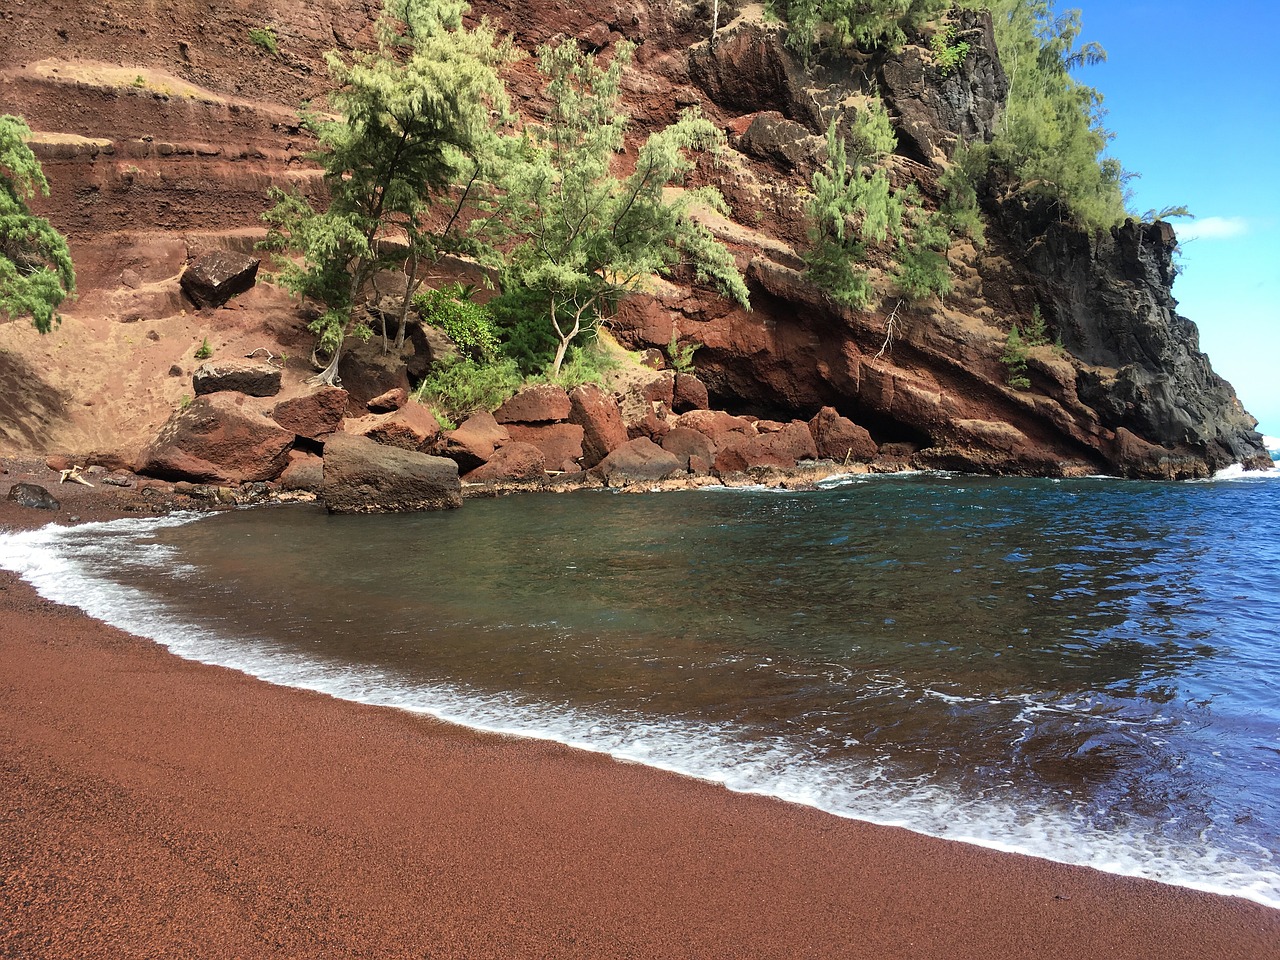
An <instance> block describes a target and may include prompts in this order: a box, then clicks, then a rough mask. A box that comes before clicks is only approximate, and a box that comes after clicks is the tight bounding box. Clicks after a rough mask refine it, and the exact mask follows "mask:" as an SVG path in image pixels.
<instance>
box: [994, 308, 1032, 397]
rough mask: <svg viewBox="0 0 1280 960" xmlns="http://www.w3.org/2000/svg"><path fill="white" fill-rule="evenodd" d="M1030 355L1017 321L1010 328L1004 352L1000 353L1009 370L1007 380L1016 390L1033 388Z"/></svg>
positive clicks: (1006, 368) (1001, 360)
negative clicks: (1029, 372) (1028, 368)
mask: <svg viewBox="0 0 1280 960" xmlns="http://www.w3.org/2000/svg"><path fill="white" fill-rule="evenodd" d="M1028 356H1030V353H1029V351H1028V350H1027V344H1026V341H1025V340H1023V339H1022V333H1021V332H1020V331H1019V330H1018V325H1017V324H1016V323H1015V324H1014V325H1013V326H1012V327H1010V328H1009V336H1008V337H1007V338H1006V339H1005V342H1004V353H1002V354H1001V355H1000V362H1001V363H1003V364H1004V366H1005V370H1006V371H1007V373H1006V381H1007V382H1008V384H1009V386H1011V387H1013V388H1014V389H1015V390H1030V389H1031V378H1030V377H1028V376H1027V357H1028Z"/></svg>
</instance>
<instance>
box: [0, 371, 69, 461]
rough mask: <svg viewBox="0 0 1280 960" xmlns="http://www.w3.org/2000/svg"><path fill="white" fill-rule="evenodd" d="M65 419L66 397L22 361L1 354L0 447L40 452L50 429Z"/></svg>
mask: <svg viewBox="0 0 1280 960" xmlns="http://www.w3.org/2000/svg"><path fill="white" fill-rule="evenodd" d="M66 416H67V402H66V396H65V395H64V394H63V393H62V392H61V391H60V390H58V389H57V388H55V387H53V386H51V385H50V384H49V383H47V382H46V381H45V380H44V379H43V378H42V377H41V376H40V373H39V372H38V371H37V370H35V369H34V368H33V367H32V366H31V365H30V364H28V363H27V362H26V361H25V360H24V359H22V358H21V357H18V356H15V355H14V354H12V353H7V352H5V351H3V350H0V445H2V446H3V447H4V448H6V449H9V450H14V449H18V450H22V449H31V450H42V449H44V447H45V446H46V445H47V442H48V440H49V436H50V425H51V424H53V423H57V422H59V421H62V420H65V419H66Z"/></svg>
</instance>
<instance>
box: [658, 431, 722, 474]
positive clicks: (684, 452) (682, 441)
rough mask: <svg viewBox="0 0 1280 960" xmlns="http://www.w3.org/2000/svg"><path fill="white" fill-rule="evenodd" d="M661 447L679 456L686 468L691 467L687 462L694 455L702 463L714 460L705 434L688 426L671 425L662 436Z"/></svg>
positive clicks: (690, 460)
mask: <svg viewBox="0 0 1280 960" xmlns="http://www.w3.org/2000/svg"><path fill="white" fill-rule="evenodd" d="M662 449H663V450H666V451H667V452H668V453H674V454H675V455H676V456H677V457H679V458H680V459H681V460H682V461H683V462H684V464H685V467H686V469H691V468H690V467H689V464H690V463H692V462H693V459H694V458H695V457H696V458H697V459H698V460H699V461H701V462H702V463H703V464H710V463H712V462H713V461H714V460H715V453H714V448H713V447H712V445H711V441H710V440H709V439H708V438H707V436H706V435H705V434H701V433H699V432H698V431H697V430H691V429H689V428H688V427H673V428H672V429H671V431H670V432H668V433H667V435H666V436H665V437H663V438H662Z"/></svg>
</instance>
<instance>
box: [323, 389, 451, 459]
mask: <svg viewBox="0 0 1280 960" xmlns="http://www.w3.org/2000/svg"><path fill="white" fill-rule="evenodd" d="M343 430H344V431H345V432H347V433H352V434H357V435H359V436H365V437H368V438H369V439H370V440H376V441H377V442H378V443H384V444H386V445H387V446H389V447H399V448H400V449H402V450H418V451H421V452H423V453H425V452H427V450H428V449H429V448H430V447H432V446H434V445H435V442H436V441H437V440H438V439H439V438H440V422H439V421H438V420H436V418H435V414H433V413H432V412H431V409H430V408H429V407H427V406H425V405H423V404H421V403H418V402H417V401H416V400H411V401H409V402H408V403H406V404H405V405H404V406H403V407H401V408H400V409H399V410H396V411H393V412H392V413H375V414H371V415H370V416H367V417H360V418H359V419H358V420H348V421H347V422H346V424H344V426H343Z"/></svg>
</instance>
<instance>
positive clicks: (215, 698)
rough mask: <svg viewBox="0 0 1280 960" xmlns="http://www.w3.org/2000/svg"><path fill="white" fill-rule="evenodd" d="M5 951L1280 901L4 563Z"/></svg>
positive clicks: (187, 951)
mask: <svg viewBox="0 0 1280 960" xmlns="http://www.w3.org/2000/svg"><path fill="white" fill-rule="evenodd" d="M32 516H33V512H27V511H20V510H18V509H17V508H13V507H8V506H5V507H0V528H3V527H4V526H5V525H6V524H8V525H10V526H14V525H23V526H27V525H30V524H31V523H32V522H33V521H32ZM40 519H43V518H40ZM0 956H4V957H23V958H37V957H40V958H43V957H48V958H53V957H57V958H63V957H75V958H95V957H104V958H106V957H110V958H131V957H219V958H220V957H244V958H260V957H291V958H309V957H315V958H325V960H333V958H342V957H379V958H381V957H417V958H422V957H432V958H444V957H458V958H462V957H466V958H483V957H494V958H523V957H591V958H606V957H633V958H645V957H663V958H667V957H707V958H727V957H821V958H827V957H865V958H876V960H888V958H899V957H901V958H906V957H915V958H921V957H936V958H947V960H964V958H981V960H997V958H1002V957H1018V958H1032V957H1034V958H1039V960H1047V958H1066V957H1070V958H1126V960H1127V958H1146V957H1151V958H1161V960H1175V958H1182V957H1185V958H1188V960H1206V958H1235V957H1238V958H1242V960H1244V958H1248V960H1262V958H1268V957H1271V958H1274V957H1280V911H1276V910H1269V909H1267V908H1265V907H1261V906H1258V905H1256V904H1253V903H1250V902H1247V901H1243V900H1237V899H1232V898H1226V897H1217V896H1213V895H1209V894H1202V893H1197V892H1195V891H1190V890H1185V889H1180V888H1175V887H1168V886H1164V885H1162V884H1158V883H1153V882H1149V881H1142V880H1131V879H1125V878H1120V877H1114V876H1110V875H1107V874H1102V873H1098V872H1095V871H1092V870H1088V869H1083V868H1078V867H1068V866H1063V865H1060V864H1054V863H1049V862H1047V861H1041V860H1035V859H1031V858H1027V857H1020V856H1015V855H1010V854H1001V853H996V852H992V851H989V850H984V849H980V848H977V847H972V846H967V845H964V844H959V843H951V842H947V841H942V840H935V839H930V838H927V837H921V836H917V835H915V834H911V833H908V832H906V831H903V830H896V829H889V828H882V827H874V826H869V825H866V824H861V823H857V822H854V821H848V820H842V819H839V818H837V817H832V816H828V815H826V814H823V813H819V812H816V811H813V810H809V809H806V808H803V807H797V806H792V805H788V804H785V803H781V802H777V801H774V800H769V799H765V798H761V797H751V796H743V795H737V794H732V793H729V792H728V791H726V790H723V789H721V788H719V787H717V786H714V785H712V784H708V783H702V782H699V781H695V780H690V779H685V778H681V777H678V776H674V775H670V774H666V773H663V772H660V771H656V770H652V769H648V768H646V767H641V766H634V765H627V764H621V763H616V762H614V761H612V760H610V759H607V758H605V757H602V756H598V755H594V754H590V753H585V752H579V751H575V750H571V749H568V748H566V747H562V746H559V745H555V744H550V743H542V742H538V741H533V740H517V739H507V738H503V737H498V736H491V735H482V734H478V733H473V732H469V731H467V730H465V729H461V728H458V727H453V726H449V725H446V724H443V723H438V722H435V721H432V720H429V719H424V718H422V717H418V716H413V715H410V714H407V713H401V712H397V711H394V710H389V709H380V708H374V707H365V706H360V705H356V704H351V703H346V702H342V701H338V700H334V699H332V698H330V697H326V696H322V695H319V694H313V693H307V692H303V691H298V690H290V689H284V688H280V687H273V686H269V685H268V684H265V683H262V682H259V681H257V680H253V679H250V678H248V677H245V676H243V675H240V674H237V673H235V672H233V671H230V670H224V669H219V668H213V667H207V666H201V665H198V664H194V663H189V662H186V661H183V660H180V659H178V658H176V657H174V656H172V655H170V654H168V653H167V652H165V651H164V650H162V649H161V648H159V647H157V646H155V645H153V644H151V643H148V642H146V641H142V640H139V639H136V638H134V637H131V636H129V635H127V634H124V633H122V632H120V631H118V630H115V629H113V628H110V627H107V626H104V625H103V624H101V623H99V622H97V621H94V620H92V619H90V618H88V617H86V616H84V615H83V614H81V613H79V612H77V611H75V610H70V609H67V608H64V607H61V606H58V605H56V604H51V603H48V602H46V601H43V600H41V599H39V598H38V597H37V596H36V595H35V594H34V593H33V591H32V590H31V589H29V588H28V587H27V586H26V585H24V584H22V583H20V582H18V581H17V580H16V579H15V577H14V576H13V575H11V574H8V573H0Z"/></svg>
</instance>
